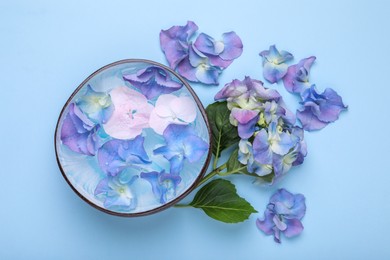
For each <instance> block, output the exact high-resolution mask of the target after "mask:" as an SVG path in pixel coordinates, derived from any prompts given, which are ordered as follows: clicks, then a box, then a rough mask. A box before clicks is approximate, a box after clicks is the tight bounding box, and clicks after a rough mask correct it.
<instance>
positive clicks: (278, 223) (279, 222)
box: [272, 215, 287, 231]
mask: <svg viewBox="0 0 390 260" xmlns="http://www.w3.org/2000/svg"><path fill="white" fill-rule="evenodd" d="M272 220H273V222H274V223H275V227H276V228H277V229H279V230H280V231H284V230H286V229H287V224H286V223H284V222H283V221H282V220H281V219H280V217H279V216H278V215H275V216H274V217H273V218H272Z"/></svg>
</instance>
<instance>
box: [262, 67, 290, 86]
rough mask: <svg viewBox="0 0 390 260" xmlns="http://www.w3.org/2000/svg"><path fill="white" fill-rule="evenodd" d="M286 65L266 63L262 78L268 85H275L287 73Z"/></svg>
mask: <svg viewBox="0 0 390 260" xmlns="http://www.w3.org/2000/svg"><path fill="white" fill-rule="evenodd" d="M287 68H288V66H287V64H284V63H282V64H273V63H270V62H267V63H265V64H264V67H263V76H264V78H265V79H266V80H267V81H268V82H270V83H272V84H273V83H276V82H278V81H279V80H280V79H282V78H283V77H284V75H286V73H287Z"/></svg>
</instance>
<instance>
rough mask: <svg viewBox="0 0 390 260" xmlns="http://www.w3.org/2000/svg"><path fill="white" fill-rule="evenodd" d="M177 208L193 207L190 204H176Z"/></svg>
mask: <svg viewBox="0 0 390 260" xmlns="http://www.w3.org/2000/svg"><path fill="white" fill-rule="evenodd" d="M173 206H174V207H175V208H189V207H191V205H189V204H176V205H173Z"/></svg>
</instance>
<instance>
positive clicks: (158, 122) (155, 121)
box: [149, 110, 171, 135]
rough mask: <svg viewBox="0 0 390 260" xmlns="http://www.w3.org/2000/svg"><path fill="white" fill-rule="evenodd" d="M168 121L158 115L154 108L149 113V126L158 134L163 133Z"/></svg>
mask: <svg viewBox="0 0 390 260" xmlns="http://www.w3.org/2000/svg"><path fill="white" fill-rule="evenodd" d="M170 123H171V122H170V121H169V119H167V118H162V117H160V116H159V115H158V114H157V112H156V110H153V111H152V113H151V114H150V118H149V126H150V128H152V129H153V130H154V131H155V132H156V133H157V134H159V135H162V134H163V133H164V130H165V129H166V128H167V127H168V125H169V124H170Z"/></svg>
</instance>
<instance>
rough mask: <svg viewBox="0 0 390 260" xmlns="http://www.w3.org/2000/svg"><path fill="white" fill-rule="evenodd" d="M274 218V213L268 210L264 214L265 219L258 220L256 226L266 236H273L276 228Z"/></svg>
mask: <svg viewBox="0 0 390 260" xmlns="http://www.w3.org/2000/svg"><path fill="white" fill-rule="evenodd" d="M274 216H275V214H274V213H273V212H272V211H270V210H268V209H267V210H266V211H265V212H264V217H263V219H257V220H256V226H257V227H258V228H259V229H260V230H261V231H263V232H264V233H265V234H267V235H272V234H273V233H274V227H275V223H274V221H273V218H274Z"/></svg>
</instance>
